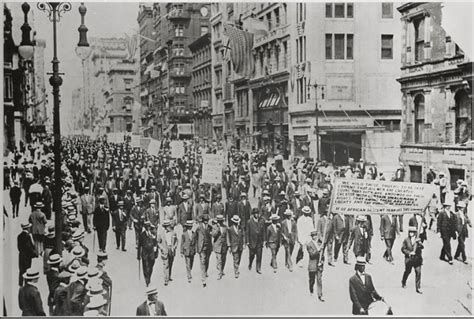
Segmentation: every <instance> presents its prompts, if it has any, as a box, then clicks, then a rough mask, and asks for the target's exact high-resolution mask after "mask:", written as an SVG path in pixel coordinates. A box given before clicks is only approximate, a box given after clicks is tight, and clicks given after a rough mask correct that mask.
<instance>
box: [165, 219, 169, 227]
mask: <svg viewBox="0 0 474 319" xmlns="http://www.w3.org/2000/svg"><path fill="white" fill-rule="evenodd" d="M167 226H171V221H170V220H169V219H167V220H165V221H163V227H167Z"/></svg>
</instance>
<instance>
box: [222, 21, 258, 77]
mask: <svg viewBox="0 0 474 319" xmlns="http://www.w3.org/2000/svg"><path fill="white" fill-rule="evenodd" d="M224 33H225V35H226V36H228V37H229V46H230V50H231V52H230V55H231V59H232V63H233V64H234V71H235V73H237V74H239V75H241V76H243V77H251V76H252V75H253V73H254V70H255V64H254V61H253V53H252V47H253V34H252V33H249V32H245V31H243V30H240V29H237V28H236V27H233V26H231V25H229V24H224Z"/></svg>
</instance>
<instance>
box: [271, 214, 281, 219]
mask: <svg viewBox="0 0 474 319" xmlns="http://www.w3.org/2000/svg"><path fill="white" fill-rule="evenodd" d="M270 219H271V220H279V219H280V216H278V215H277V214H272V216H270Z"/></svg>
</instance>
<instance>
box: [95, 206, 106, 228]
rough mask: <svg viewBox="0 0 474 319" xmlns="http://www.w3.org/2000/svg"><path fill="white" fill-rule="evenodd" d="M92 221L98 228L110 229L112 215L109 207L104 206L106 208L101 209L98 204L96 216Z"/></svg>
mask: <svg viewBox="0 0 474 319" xmlns="http://www.w3.org/2000/svg"><path fill="white" fill-rule="evenodd" d="M92 223H93V224H94V227H95V228H97V229H105V230H108V229H109V227H110V216H109V210H108V208H107V207H105V206H104V209H103V210H102V209H100V206H97V208H96V209H95V210H94V217H93V219H92Z"/></svg>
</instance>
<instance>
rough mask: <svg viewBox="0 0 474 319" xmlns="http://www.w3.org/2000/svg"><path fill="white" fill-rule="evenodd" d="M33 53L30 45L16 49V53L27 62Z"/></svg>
mask: <svg viewBox="0 0 474 319" xmlns="http://www.w3.org/2000/svg"><path fill="white" fill-rule="evenodd" d="M34 52H35V51H34V47H33V46H32V45H20V46H19V47H18V53H19V54H20V56H21V57H22V58H23V59H25V60H27V61H29V60H31V58H32V57H33V54H34Z"/></svg>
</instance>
